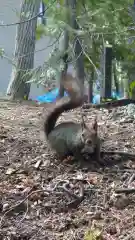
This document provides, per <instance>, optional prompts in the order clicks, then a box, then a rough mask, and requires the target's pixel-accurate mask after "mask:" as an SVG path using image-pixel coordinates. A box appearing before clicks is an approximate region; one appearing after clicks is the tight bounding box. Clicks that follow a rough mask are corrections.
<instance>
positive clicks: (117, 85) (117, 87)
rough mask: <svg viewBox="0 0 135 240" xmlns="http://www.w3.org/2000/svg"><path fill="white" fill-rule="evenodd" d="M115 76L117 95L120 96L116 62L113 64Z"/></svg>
mask: <svg viewBox="0 0 135 240" xmlns="http://www.w3.org/2000/svg"><path fill="white" fill-rule="evenodd" d="M113 76H114V84H115V89H116V94H117V95H118V94H119V82H118V78H117V72H116V64H115V62H114V63H113Z"/></svg>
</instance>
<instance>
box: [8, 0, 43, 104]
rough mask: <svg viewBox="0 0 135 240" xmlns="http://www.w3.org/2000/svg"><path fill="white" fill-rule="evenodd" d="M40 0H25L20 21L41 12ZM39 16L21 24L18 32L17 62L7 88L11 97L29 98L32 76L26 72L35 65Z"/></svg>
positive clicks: (16, 45)
mask: <svg viewBox="0 0 135 240" xmlns="http://www.w3.org/2000/svg"><path fill="white" fill-rule="evenodd" d="M39 6H40V0H32V1H28V0H23V2H22V5H21V13H20V22H21V21H24V20H27V19H30V18H32V17H34V16H36V15H37V14H38V12H39ZM36 27H37V18H34V19H33V20H30V21H28V22H25V23H22V24H19V25H18V26H17V32H16V44H15V53H14V55H15V62H16V66H15V67H14V66H13V69H12V75H11V80H10V82H9V85H8V88H7V95H10V96H11V99H24V98H25V99H28V96H29V92H30V83H26V82H27V81H28V80H29V78H30V77H28V75H27V76H26V75H25V74H26V73H27V72H28V71H30V70H31V69H33V67H34V51H35V40H36V38H35V36H36Z"/></svg>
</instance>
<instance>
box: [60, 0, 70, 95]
mask: <svg viewBox="0 0 135 240" xmlns="http://www.w3.org/2000/svg"><path fill="white" fill-rule="evenodd" d="M64 5H65V7H66V8H69V0H65V3H64ZM66 21H67V23H68V22H69V18H68V14H67V19H66ZM68 47H69V31H68V30H67V29H66V30H65V31H64V39H63V53H64V56H63V58H62V59H63V62H64V69H63V71H62V72H61V77H60V83H59V98H61V97H63V96H64V87H63V84H62V79H63V77H64V76H65V74H66V73H67V69H68V63H67V59H68V53H67V52H68Z"/></svg>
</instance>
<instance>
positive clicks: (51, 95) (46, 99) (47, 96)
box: [35, 88, 120, 104]
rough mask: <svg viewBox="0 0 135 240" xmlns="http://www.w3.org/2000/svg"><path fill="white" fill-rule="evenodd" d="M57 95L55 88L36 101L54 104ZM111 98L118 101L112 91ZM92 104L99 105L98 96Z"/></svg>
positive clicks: (95, 96) (98, 95)
mask: <svg viewBox="0 0 135 240" xmlns="http://www.w3.org/2000/svg"><path fill="white" fill-rule="evenodd" d="M58 94H59V89H58V88H56V89H54V90H52V91H51V92H48V93H46V94H44V95H42V96H38V97H36V99H35V100H36V101H38V102H40V103H51V102H55V101H56V98H57V97H58ZM64 96H67V93H66V92H65V93H64ZM112 97H116V98H117V99H119V98H120V97H119V96H117V95H116V93H115V92H114V91H113V92H112ZM93 103H94V104H98V103H100V94H95V95H94V96H93Z"/></svg>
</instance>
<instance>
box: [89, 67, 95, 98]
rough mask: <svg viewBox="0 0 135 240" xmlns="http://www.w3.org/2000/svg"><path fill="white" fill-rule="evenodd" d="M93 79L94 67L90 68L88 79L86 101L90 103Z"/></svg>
mask: <svg viewBox="0 0 135 240" xmlns="http://www.w3.org/2000/svg"><path fill="white" fill-rule="evenodd" d="M93 80H94V68H93V69H92V72H91V75H90V80H89V83H88V103H92V100H93Z"/></svg>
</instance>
